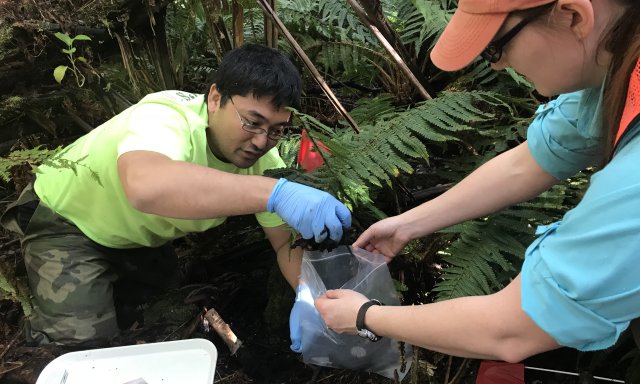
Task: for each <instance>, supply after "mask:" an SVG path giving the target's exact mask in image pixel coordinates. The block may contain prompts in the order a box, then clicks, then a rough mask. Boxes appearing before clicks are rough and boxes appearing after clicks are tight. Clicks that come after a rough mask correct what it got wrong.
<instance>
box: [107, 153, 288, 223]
mask: <svg viewBox="0 0 640 384" xmlns="http://www.w3.org/2000/svg"><path fill="white" fill-rule="evenodd" d="M118 174H119V176H120V181H121V182H122V187H123V189H124V192H125V194H126V195H127V198H128V199H129V201H130V202H131V204H132V205H133V207H134V208H136V209H137V210H139V211H142V212H145V213H152V214H155V215H160V216H166V217H173V218H180V219H205V218H212V217H226V216H235V215H243V214H250V213H256V212H263V211H266V210H267V200H268V199H269V196H270V193H271V191H272V190H273V187H274V186H275V184H276V182H277V180H276V179H272V178H268V177H263V176H246V175H236V174H232V173H228V172H223V171H219V170H216V169H212V168H208V167H204V166H200V165H197V164H191V163H188V162H184V161H175V160H172V159H170V158H169V157H167V156H165V155H163V154H160V153H157V152H152V151H132V152H127V153H125V154H123V155H121V156H120V158H119V159H118Z"/></svg>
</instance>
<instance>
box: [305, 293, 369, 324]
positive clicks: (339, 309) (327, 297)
mask: <svg viewBox="0 0 640 384" xmlns="http://www.w3.org/2000/svg"><path fill="white" fill-rule="evenodd" d="M367 301H369V299H367V298H366V296H364V295H362V294H361V293H358V292H355V291H352V290H349V289H333V290H329V291H327V292H326V293H325V294H324V295H322V296H320V297H318V298H317V299H316V300H315V306H316V309H317V310H318V312H320V316H322V320H324V322H325V324H327V326H328V327H329V328H331V329H333V330H334V331H336V332H338V333H351V334H356V332H357V330H356V317H357V316H358V310H359V309H360V307H361V306H362V304H364V303H366V302H367Z"/></svg>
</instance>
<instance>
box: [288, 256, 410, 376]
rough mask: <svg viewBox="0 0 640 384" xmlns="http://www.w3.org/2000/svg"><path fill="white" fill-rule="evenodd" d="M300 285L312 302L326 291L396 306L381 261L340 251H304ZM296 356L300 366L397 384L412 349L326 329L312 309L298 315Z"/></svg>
mask: <svg viewBox="0 0 640 384" xmlns="http://www.w3.org/2000/svg"><path fill="white" fill-rule="evenodd" d="M302 280H303V281H304V282H305V283H306V284H307V285H308V286H309V290H310V292H311V296H312V298H313V299H315V298H317V297H318V296H320V295H322V294H323V293H325V292H326V291H327V290H328V289H338V288H344V289H352V290H354V291H357V292H360V293H362V294H363V295H365V296H367V297H368V298H370V299H378V300H380V301H381V302H382V303H384V304H385V305H399V304H400V301H399V299H398V296H397V292H396V290H395V288H394V285H393V280H392V279H391V275H390V274H389V269H388V268H387V264H386V262H385V260H384V257H383V256H382V255H378V254H373V253H370V252H367V251H365V250H362V249H354V250H353V252H352V250H351V247H347V246H340V247H338V248H336V249H334V250H333V251H331V252H327V251H305V252H304V256H303V259H302ZM300 337H301V352H302V356H303V359H304V362H305V363H308V364H315V365H320V366H327V367H334V368H347V369H354V370H363V371H368V372H374V373H377V374H380V375H382V376H385V377H388V378H390V379H393V377H394V371H397V374H398V377H399V378H400V380H402V379H403V378H404V376H405V375H406V373H407V372H408V371H409V368H410V366H411V361H412V355H413V352H412V351H413V348H412V346H411V345H409V344H405V343H399V342H397V341H395V340H391V339H389V338H386V337H384V338H382V339H380V340H379V341H377V342H371V341H369V340H366V339H364V338H362V337H360V336H357V335H347V334H338V333H336V332H334V331H332V330H330V329H328V328H327V326H326V324H325V323H324V321H323V320H322V318H321V317H320V314H319V313H318V311H317V310H316V309H315V307H314V306H313V305H310V306H308V307H306V308H304V309H303V310H302V311H301V312H300Z"/></svg>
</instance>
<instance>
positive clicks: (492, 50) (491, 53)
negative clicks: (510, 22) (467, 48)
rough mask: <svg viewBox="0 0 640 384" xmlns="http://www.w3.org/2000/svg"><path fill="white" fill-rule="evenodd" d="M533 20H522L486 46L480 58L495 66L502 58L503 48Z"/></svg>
mask: <svg viewBox="0 0 640 384" xmlns="http://www.w3.org/2000/svg"><path fill="white" fill-rule="evenodd" d="M533 19H534V18H528V19H522V20H520V22H519V23H518V24H516V25H515V27H513V28H511V29H510V30H509V31H508V32H507V33H505V34H504V35H503V36H502V37H500V38H499V39H497V40H494V41H492V42H490V43H489V45H487V48H485V49H484V51H482V53H481V54H480V57H482V58H483V59H485V60H487V61H488V62H490V63H491V64H495V63H497V62H498V61H500V59H501V58H502V51H503V49H504V46H505V45H507V43H508V42H509V41H511V39H513V38H514V37H515V36H516V35H517V34H518V32H520V31H521V30H522V28H524V27H525V26H526V25H527V24H529V22H531V20H533Z"/></svg>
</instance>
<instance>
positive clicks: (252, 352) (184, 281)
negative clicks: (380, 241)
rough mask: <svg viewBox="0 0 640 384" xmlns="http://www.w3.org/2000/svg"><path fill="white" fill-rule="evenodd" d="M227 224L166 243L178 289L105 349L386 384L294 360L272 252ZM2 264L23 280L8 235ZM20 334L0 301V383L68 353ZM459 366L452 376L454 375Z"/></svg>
mask: <svg viewBox="0 0 640 384" xmlns="http://www.w3.org/2000/svg"><path fill="white" fill-rule="evenodd" d="M229 221H230V222H228V223H225V224H224V225H223V226H222V227H221V228H216V229H214V230H210V231H208V232H206V233H204V234H199V235H195V236H193V237H188V238H186V239H184V240H181V241H177V242H176V243H175V244H174V245H175V248H176V250H177V253H178V257H179V261H180V271H179V273H180V274H181V277H182V278H181V284H180V285H179V287H178V288H176V289H172V290H169V291H167V292H166V293H165V294H163V295H161V296H158V297H156V298H154V300H152V301H151V302H149V303H148V304H146V305H145V306H144V308H143V309H144V319H143V320H142V319H141V320H140V321H139V322H135V323H134V325H133V326H132V327H131V328H129V329H128V330H126V331H124V332H123V333H122V336H121V338H120V339H119V340H118V341H117V342H114V344H113V346H118V345H133V344H141V343H155V342H162V341H172V340H181V339H190V338H205V339H208V340H210V341H211V342H213V343H214V344H215V346H216V349H217V351H218V360H217V362H216V371H215V382H216V383H228V384H244V383H273V384H276V383H283V384H284V383H305V384H307V383H308V384H311V383H323V384H324V383H344V384H364V383H367V384H383V383H384V384H386V383H389V384H390V383H393V382H394V380H392V379H387V378H385V377H382V376H379V375H377V374H373V373H367V372H356V371H351V370H346V369H334V368H324V367H323V368H320V367H316V366H313V365H308V364H305V363H304V362H303V361H302V357H301V355H300V354H297V353H294V352H292V351H291V350H290V348H289V345H290V340H289V329H288V316H289V311H290V309H291V305H292V303H293V292H292V291H291V289H290V288H288V286H287V285H286V282H285V281H284V279H283V278H282V277H281V275H280V274H279V272H278V269H277V264H276V262H275V256H274V254H273V251H272V250H271V249H270V246H269V244H268V242H266V241H265V240H263V239H262V238H261V237H262V236H261V234H260V232H261V231H260V230H259V228H258V227H257V226H255V225H251V224H249V225H247V222H246V221H243V220H242V219H241V220H229ZM0 258H2V259H4V261H10V262H12V263H14V265H15V266H16V271H17V274H18V275H21V274H23V273H24V267H21V265H22V260H21V251H20V248H19V242H18V241H17V240H16V239H15V238H14V237H13V236H12V235H11V234H9V233H7V232H0ZM269 292H270V293H271V294H268V293H269ZM274 293H275V294H274ZM207 307H209V308H211V307H213V308H215V309H216V310H217V312H218V313H219V314H220V315H221V317H222V318H223V319H224V320H225V321H226V322H227V323H228V324H229V325H230V326H231V328H232V329H233V331H234V332H235V333H236V334H237V335H238V337H239V338H240V339H241V340H242V341H243V350H242V354H240V353H239V354H238V355H237V356H231V355H230V353H229V349H228V348H227V347H226V345H225V344H224V342H223V341H222V339H220V337H218V335H217V334H215V332H213V331H211V332H205V330H204V328H203V326H202V321H201V318H202V314H203V313H204V311H205V310H206V308H207ZM23 326H24V316H23V314H22V310H21V307H20V305H19V304H18V303H15V302H12V301H9V300H0V383H1V384H33V383H35V382H36V381H37V378H38V376H39V375H40V373H41V371H42V370H43V369H44V367H45V366H46V365H47V364H49V363H50V362H51V361H52V360H53V359H55V358H56V357H58V356H61V355H62V354H64V353H67V352H70V351H71V350H70V349H63V348H61V347H30V346H27V345H25V342H24V336H23V332H24V330H23ZM578 360H579V358H578V356H577V354H576V352H575V351H572V350H569V349H561V350H558V351H555V352H549V353H545V354H541V355H538V356H535V357H533V358H531V359H528V360H527V361H525V363H526V364H527V365H531V366H537V367H545V368H549V369H556V370H560V371H569V372H575V371H576V361H578ZM412 362H413V366H412V368H411V370H410V371H409V374H408V375H407V377H406V378H405V379H404V380H403V383H449V384H453V383H465V384H472V383H476V376H477V372H478V362H477V361H475V360H468V361H467V360H463V359H449V358H448V357H447V356H445V355H439V354H434V353H432V352H429V351H426V350H423V349H420V348H415V349H414V358H413V359H412ZM461 367H462V369H460V374H459V375H456V372H457V370H458V369H459V368H461ZM605 375H608V377H615V378H616V379H618V380H619V379H620V378H621V377H623V376H624V373H623V372H615V371H614V372H613V373H612V372H611V371H610V370H609V371H607V372H605ZM612 375H613V376H612ZM603 376H604V375H603ZM454 377H455V380H453V378H454ZM525 382H526V383H527V384H573V383H576V384H578V383H580V384H585V383H599V382H605V381H593V380H591V381H584V378H579V377H577V376H568V375H563V374H557V373H548V372H547V373H544V372H536V371H531V370H526V371H525ZM495 383H496V384H502V383H516V381H500V382H495ZM114 384H119V383H114ZM631 384H635V383H631Z"/></svg>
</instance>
